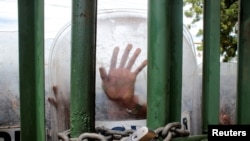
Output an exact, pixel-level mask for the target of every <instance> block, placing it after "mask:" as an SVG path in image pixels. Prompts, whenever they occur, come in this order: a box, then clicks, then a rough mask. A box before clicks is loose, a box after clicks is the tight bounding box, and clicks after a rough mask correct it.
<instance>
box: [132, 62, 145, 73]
mask: <svg viewBox="0 0 250 141" xmlns="http://www.w3.org/2000/svg"><path fill="white" fill-rule="evenodd" d="M147 64H148V61H147V60H144V61H143V62H142V63H141V65H140V66H139V67H138V68H137V69H136V70H135V72H134V73H135V74H136V75H138V73H140V72H141V70H142V69H143V68H144V67H145V66H146V65H147Z"/></svg>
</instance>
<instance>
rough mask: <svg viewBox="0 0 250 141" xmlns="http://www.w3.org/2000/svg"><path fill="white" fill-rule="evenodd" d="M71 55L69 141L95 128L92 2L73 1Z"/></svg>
mask: <svg viewBox="0 0 250 141" xmlns="http://www.w3.org/2000/svg"><path fill="white" fill-rule="evenodd" d="M72 10H73V11H72V36H71V37H72V52H71V108H70V110H71V112H70V116H71V117H70V121H71V127H70V129H71V137H78V136H79V135H80V134H81V133H83V132H93V131H94V128H95V127H94V126H95V60H96V59H95V53H96V17H97V15H96V14H97V1H96V0H73V8H72Z"/></svg>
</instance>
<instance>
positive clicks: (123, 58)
mask: <svg viewBox="0 0 250 141" xmlns="http://www.w3.org/2000/svg"><path fill="white" fill-rule="evenodd" d="M131 49H132V45H131V44H128V45H127V48H126V49H125V51H124V53H123V55H122V59H121V63H120V68H123V67H124V66H125V64H126V62H127V60H128V55H129V52H130V50H131Z"/></svg>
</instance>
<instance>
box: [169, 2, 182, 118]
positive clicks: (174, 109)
mask: <svg viewBox="0 0 250 141" xmlns="http://www.w3.org/2000/svg"><path fill="white" fill-rule="evenodd" d="M170 2H171V4H170V5H171V7H170V10H171V12H170V13H174V16H173V15H170V20H169V22H170V33H171V36H170V49H171V51H170V52H171V53H170V54H171V61H170V64H171V66H170V74H171V75H170V81H171V83H170V110H169V111H170V113H169V117H170V122H175V121H181V101H182V100H181V99H182V56H183V48H182V43H183V41H182V38H183V22H182V18H183V16H182V15H183V0H172V1H170Z"/></svg>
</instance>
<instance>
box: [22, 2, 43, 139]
mask: <svg viewBox="0 0 250 141" xmlns="http://www.w3.org/2000/svg"><path fill="white" fill-rule="evenodd" d="M18 27H19V78H20V79H19V80H20V103H21V104H20V105H21V108H20V111H21V140H23V141H31V140H32V141H45V110H44V105H45V101H44V99H45V95H44V93H45V92H44V1H43V0H36V1H34V0H18Z"/></svg>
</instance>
